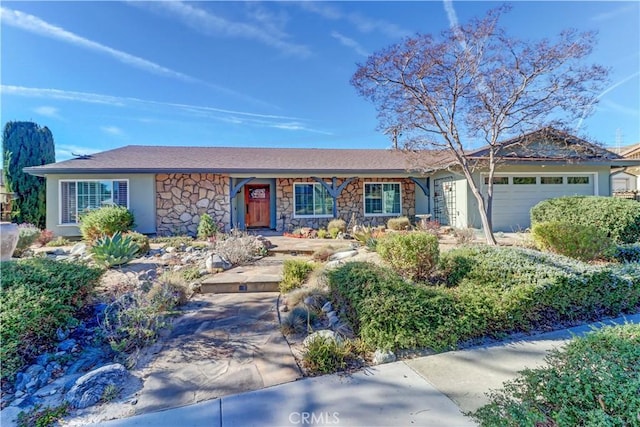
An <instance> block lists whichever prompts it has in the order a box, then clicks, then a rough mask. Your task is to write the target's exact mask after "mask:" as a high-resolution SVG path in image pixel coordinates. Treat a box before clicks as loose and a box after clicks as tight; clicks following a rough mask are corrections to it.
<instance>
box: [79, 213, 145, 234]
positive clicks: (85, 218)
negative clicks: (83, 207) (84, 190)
mask: <svg viewBox="0 0 640 427" xmlns="http://www.w3.org/2000/svg"><path fill="white" fill-rule="evenodd" d="M133 222H134V218H133V213H131V211H129V210H128V209H127V208H125V207H123V206H105V207H102V208H100V209H95V210H91V211H89V212H87V213H84V214H82V215H80V233H81V234H82V238H83V239H84V240H86V241H88V242H93V241H94V240H96V239H98V238H100V237H102V236H105V235H106V236H113V235H114V234H115V233H116V232H118V231H119V232H121V233H125V232H127V231H129V230H131V229H132V228H133V227H134V223H133Z"/></svg>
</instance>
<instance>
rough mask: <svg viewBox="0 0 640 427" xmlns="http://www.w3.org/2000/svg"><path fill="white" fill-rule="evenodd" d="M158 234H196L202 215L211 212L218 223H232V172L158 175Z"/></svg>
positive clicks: (156, 183) (156, 178) (156, 201)
mask: <svg viewBox="0 0 640 427" xmlns="http://www.w3.org/2000/svg"><path fill="white" fill-rule="evenodd" d="M155 186H156V190H157V191H156V193H155V203H154V205H155V207H156V218H155V222H156V223H157V233H158V235H177V234H189V235H192V236H194V235H196V234H197V231H198V223H199V222H200V215H202V214H203V213H208V214H209V215H211V217H212V218H213V220H214V221H215V222H216V223H219V224H221V225H222V226H223V227H225V228H228V226H229V224H230V208H231V207H230V203H229V194H230V181H229V176H228V175H219V174H211V173H188V174H187V173H171V174H158V175H156V176H155Z"/></svg>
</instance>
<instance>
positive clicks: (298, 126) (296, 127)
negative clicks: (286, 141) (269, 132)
mask: <svg viewBox="0 0 640 427" xmlns="http://www.w3.org/2000/svg"><path fill="white" fill-rule="evenodd" d="M270 127H272V128H275V129H282V130H293V131H306V132H313V133H319V134H322V135H333V133H331V132H328V131H324V130H318V129H312V128H309V127H307V126H305V125H304V124H302V123H298V122H283V123H275V124H273V125H270Z"/></svg>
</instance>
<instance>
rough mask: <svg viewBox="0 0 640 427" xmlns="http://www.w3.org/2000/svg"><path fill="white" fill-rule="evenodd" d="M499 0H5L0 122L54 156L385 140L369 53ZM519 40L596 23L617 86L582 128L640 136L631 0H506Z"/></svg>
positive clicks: (637, 27) (609, 141)
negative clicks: (355, 82)
mask: <svg viewBox="0 0 640 427" xmlns="http://www.w3.org/2000/svg"><path fill="white" fill-rule="evenodd" d="M499 4H500V3H492V2H456V1H454V2H449V1H447V2H436V1H423V2H382V1H378V2H364V1H359V2H312V3H310V2H275V1H269V2H214V1H209V2H160V1H155V2H116V1H107V2H90V1H85V2H78V1H68V2H56V1H46V2H31V1H29V2H23V1H21V2H12V1H3V2H2V3H1V7H2V13H1V15H0V16H1V46H0V47H1V50H0V53H1V58H0V59H1V70H0V71H1V76H0V80H1V83H2V90H1V98H0V102H1V113H0V114H1V117H0V118H1V121H2V126H4V124H5V123H6V122H7V121H9V120H32V121H35V122H37V123H38V124H40V125H43V126H48V127H49V128H50V129H51V131H52V133H53V136H54V140H55V143H56V155H57V160H64V159H66V158H69V157H70V156H71V153H72V152H73V153H91V152H96V151H103V150H108V149H112V148H117V147H120V146H124V145H129V144H141V145H199V146H203V145H206V146H255V147H261V146H270V147H316V148H388V147H389V146H390V140H389V138H388V137H387V136H386V135H383V134H382V133H380V132H379V131H377V130H376V126H377V121H376V114H375V109H374V106H373V105H372V104H370V103H369V102H368V101H366V100H365V99H363V98H361V97H359V96H358V95H357V93H356V91H355V89H354V88H353V87H352V86H351V85H350V83H349V80H350V78H351V76H352V75H353V73H354V72H355V70H356V64H358V63H364V61H365V60H366V57H367V55H369V54H371V53H373V52H375V51H377V50H379V49H382V48H384V47H386V46H388V45H390V44H393V43H395V42H397V41H399V40H400V39H401V38H402V37H405V36H410V35H413V34H415V33H417V32H420V33H439V32H440V31H441V30H443V29H445V28H447V27H448V26H449V25H450V23H451V22H452V21H453V20H456V19H457V20H458V21H460V22H465V21H466V20H467V19H469V18H470V17H472V16H482V15H484V14H485V12H486V11H487V10H488V9H490V8H492V7H496V6H498V5H499ZM513 6H514V7H513V9H512V11H511V12H510V13H509V14H507V15H505V16H504V17H503V18H502V21H501V22H502V23H503V24H504V26H505V27H506V28H507V31H508V32H509V33H510V34H512V35H514V36H517V37H521V38H528V39H535V40H537V39H540V38H544V37H553V36H555V35H556V34H557V33H558V32H560V31H561V30H562V29H565V28H569V27H571V28H577V29H580V30H597V31H598V32H599V44H598V46H597V48H596V50H595V52H594V53H593V54H592V56H591V58H590V59H591V61H592V62H596V63H599V64H602V65H605V66H607V67H610V68H611V85H610V86H609V87H608V88H607V89H606V90H605V91H604V92H603V93H602V94H601V98H600V100H601V102H600V105H599V106H598V109H597V112H596V113H595V115H593V116H591V117H589V118H588V119H587V120H585V121H584V122H583V123H582V125H581V126H582V127H581V128H580V129H579V131H578V132H577V133H578V134H580V135H582V136H589V137H591V138H593V139H594V140H596V141H598V142H601V143H603V144H605V145H610V146H615V145H616V143H617V141H619V142H621V143H622V144H623V145H628V144H632V143H637V142H640V3H638V2H612V1H609V2H544V1H542V2H514V3H513Z"/></svg>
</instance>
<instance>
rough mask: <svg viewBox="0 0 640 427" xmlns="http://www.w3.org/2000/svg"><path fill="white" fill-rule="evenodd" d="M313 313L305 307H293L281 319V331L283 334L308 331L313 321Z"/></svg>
mask: <svg viewBox="0 0 640 427" xmlns="http://www.w3.org/2000/svg"><path fill="white" fill-rule="evenodd" d="M315 318H316V316H315V314H313V313H311V312H310V311H309V310H308V309H306V308H305V307H294V308H293V310H291V311H290V312H289V313H287V315H286V316H285V317H284V319H282V324H281V325H280V327H281V328H282V333H283V334H285V335H291V334H301V333H303V332H309V328H310V326H311V324H312V323H313V322H314V321H315Z"/></svg>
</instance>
